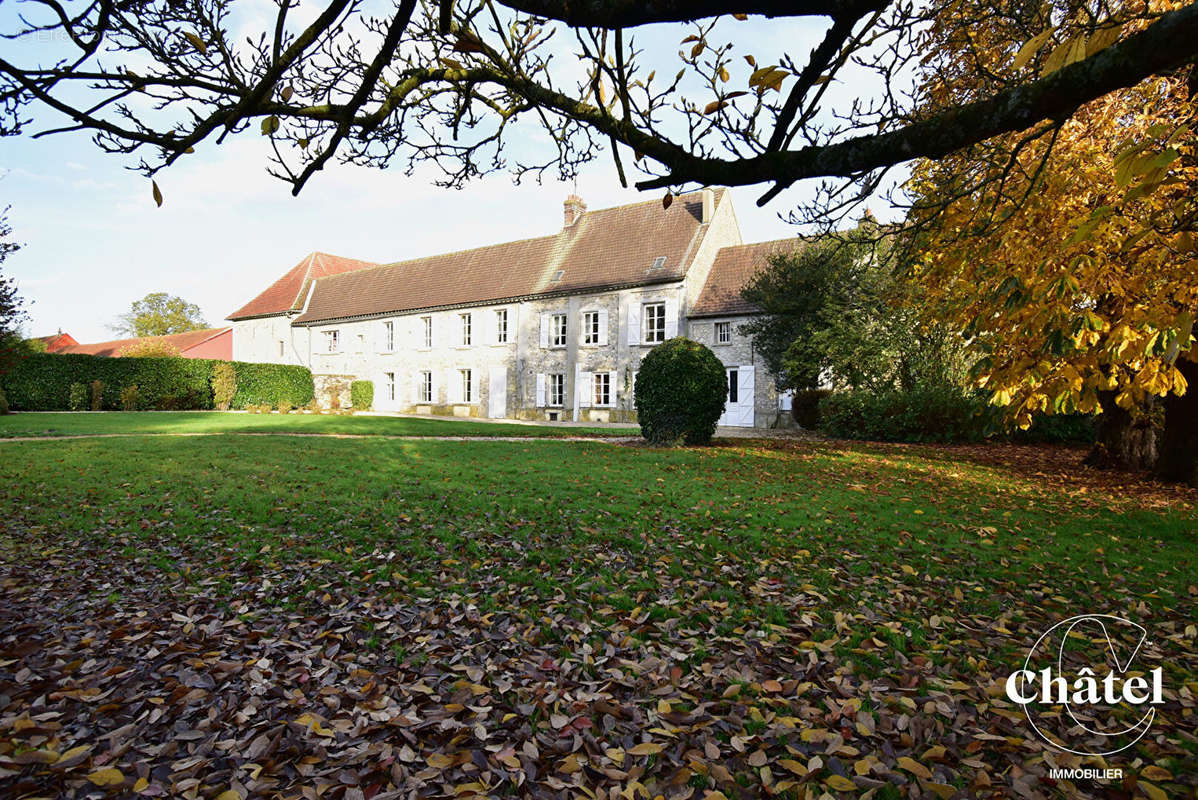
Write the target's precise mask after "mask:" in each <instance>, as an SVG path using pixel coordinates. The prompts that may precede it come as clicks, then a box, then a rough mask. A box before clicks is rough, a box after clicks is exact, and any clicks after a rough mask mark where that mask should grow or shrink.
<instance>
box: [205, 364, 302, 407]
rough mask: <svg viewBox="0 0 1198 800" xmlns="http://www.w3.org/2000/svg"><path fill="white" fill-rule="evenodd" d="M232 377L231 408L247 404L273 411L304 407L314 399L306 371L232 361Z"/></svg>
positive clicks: (284, 365) (275, 365)
mask: <svg viewBox="0 0 1198 800" xmlns="http://www.w3.org/2000/svg"><path fill="white" fill-rule="evenodd" d="M212 363H219V362H212ZM233 374H234V376H235V378H236V380H237V391H236V392H234V393H233V408H245V407H246V406H248V405H251V404H257V405H267V406H273V407H276V408H277V407H278V406H280V405H284V404H287V405H292V406H304V405H307V404H308V403H310V402H312V398H313V397H315V396H316V384H315V383H313V381H312V370H310V369H308V368H307V367H300V366H297V365H295V364H251V363H249V362H248V361H234V362H233ZM209 400H210V401H211V398H209Z"/></svg>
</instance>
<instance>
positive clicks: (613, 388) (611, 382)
mask: <svg viewBox="0 0 1198 800" xmlns="http://www.w3.org/2000/svg"><path fill="white" fill-rule="evenodd" d="M616 374H617V373H616V371H615V370H612V371H611V372H609V373H607V387H608V390H609V392H610V394H608V396H607V404H608V405H610V406H611V407H612V408H615V407H616V406H617V405H619V403H617V402H616V399H617V397H619V395H618V392H619V391H620V390H619V387H618V386H617V385H616Z"/></svg>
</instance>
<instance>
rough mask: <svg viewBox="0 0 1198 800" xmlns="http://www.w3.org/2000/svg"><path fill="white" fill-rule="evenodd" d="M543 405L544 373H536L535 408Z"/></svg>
mask: <svg viewBox="0 0 1198 800" xmlns="http://www.w3.org/2000/svg"><path fill="white" fill-rule="evenodd" d="M544 407H545V373H544V372H538V373H537V408H544Z"/></svg>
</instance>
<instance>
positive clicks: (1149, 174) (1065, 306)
mask: <svg viewBox="0 0 1198 800" xmlns="http://www.w3.org/2000/svg"><path fill="white" fill-rule="evenodd" d="M1108 27H1109V26H1108ZM1134 27H1135V25H1134V24H1129V25H1128V26H1127V28H1128V29H1129V30H1130V29H1133V28H1134ZM1053 32H1054V31H1046V32H1045V33H1042V34H1040V35H1038V36H1036V37H1033V38H1032V39H1030V40H1027V41H1026V43H1025V44H1023V46H1022V47H1020V48H1019V50H1018V52H1017V53H1016V54H1015V56H1014V58H1012V56H1011V54H1010V51H1009V50H1006V51H1004V50H1002V49H1001V48H995V49H994V51H993V52H991V56H990V57H991V59H992V61H991V66H992V67H993V68H994V69H996V70H1000V69H1013V68H1023V67H1024V65H1025V64H1028V63H1029V62H1031V63H1034V62H1032V61H1031V60H1032V58H1033V56H1034V55H1036V54H1037V53H1039V58H1040V62H1041V63H1040V67H1041V68H1043V67H1044V63H1043V62H1044V58H1045V57H1047V58H1048V60H1049V61H1050V62H1051V63H1050V66H1053V67H1059V65H1058V64H1056V61H1057V60H1058V57H1057V54H1058V53H1059V52H1061V51H1062V50H1063V51H1064V53H1065V54H1064V55H1062V56H1060V57H1059V58H1060V59H1062V60H1066V61H1067V60H1069V59H1073V58H1074V56H1075V55H1077V52H1076V48H1077V46H1078V45H1076V42H1078V41H1084V39H1079V38H1077V37H1080V36H1081V34H1078V33H1074V34H1072V36H1071V35H1070V34H1069V33H1068V32H1066V33H1059V32H1058V35H1057V37H1056V38H1053V39H1052V41H1050V36H1049V35H1046V34H1049V33H1053ZM1060 37H1066V38H1060ZM984 41H985V39H984V36H981V35H979V36H975V38H974V39H973V46H974V47H978V48H979V51H980V52H983V53H985V52H987V51H986V50H985V49H984V48H982V47H981V46H980V45H979V42H981V43H983V44H984ZM995 41H998V38H997V37H996V38H995ZM1110 41H1113V36H1112V35H1111V34H1109V33H1104V34H1103V36H1102V39H1101V40H1100V42H1099V43H1100V44H1101V45H1102V46H1104V47H1105V46H1107V45H1109V44H1110ZM1053 42H1055V46H1054V44H1053ZM1008 44H1009V41H1008ZM1046 54H1048V55H1047V56H1046ZM1004 59H1005V61H1006V63H1007V65H1006V66H1005V67H1002V66H1000V64H1001V63H1002V62H1003V60H1004ZM1012 61H1014V62H1016V63H1017V64H1018V67H1011V66H1010V62H1012ZM966 69H967V68H962V71H959V72H958V73H957V74H956V75H955V76H948V77H944V76H937V77H935V78H933V79H931V81H930V83H929V85H928V86H925V90H926V92H927V95H926V96H927V97H928V98H929V100H928V102H929V103H933V104H935V103H937V102H941V101H943V100H944V99H946V98H948V97H950V96H961V95H963V94H969V93H970V92H973V91H977V90H979V88H981V83H983V81H981V79H980V78H978V77H977V76H969V75H966V74H965V70H966ZM1195 125H1198V119H1196V118H1195V116H1194V109H1193V108H1192V106H1191V98H1190V94H1189V89H1188V87H1187V85H1186V82H1185V80H1184V79H1183V78H1174V77H1162V78H1154V79H1151V80H1148V81H1145V82H1144V83H1141V84H1139V85H1137V86H1135V87H1132V88H1130V89H1126V90H1122V91H1119V92H1115V93H1113V94H1110V95H1108V96H1106V97H1104V98H1101V99H1099V100H1096V101H1094V102H1093V103H1090V104H1088V105H1087V106H1084V107H1083V108H1082V109H1080V110H1079V111H1078V113H1077V114H1076V115H1075V116H1074V117H1073V118H1071V119H1070V120H1069V121H1067V122H1066V123H1064V125H1062V126H1061V128H1060V129H1059V131H1058V132H1057V134H1056V136H1055V141H1053V142H1052V143H1051V144H1052V146H1051V150H1050V149H1049V145H1050V139H1051V138H1052V137H1051V135H1046V136H1041V137H1039V138H1030V137H1028V136H1027V135H1026V133H1021V134H1013V135H1011V136H1009V137H1005V138H1004V139H1002V140H1001V141H999V142H998V143H997V144H994V143H992V144H991V145H989V146H988V147H987V148H985V149H984V150H982V151H973V152H969V153H964V154H955V155H951V156H949V157H946V158H944V159H941V160H939V161H935V162H931V161H928V162H922V163H920V164H917V165H916V167H915V169H914V172H913V177H912V183H911V188H912V190H913V194H914V196H915V197H916V200H917V202H916V208H915V209H914V210H913V213H912V221H913V222H915V223H920V224H921V225H922V226H923V228H924V230H923V232H922V233H921V234H920V238H919V240H918V242H919V246H918V264H917V267H916V270H917V271H916V272H915V274H917V275H918V279H919V280H920V282H921V283H924V284H925V285H926V286H927V288H928V295H927V298H928V303H929V305H928V308H927V310H928V313H929V314H930V315H931V316H932V317H934V318H937V319H940V320H947V321H950V322H953V323H955V324H957V325H959V326H960V328H961V329H962V330H963V331H965V333H966V334H967V335H968V336H969V337H971V339H972V342H973V345H974V346H975V348H976V350H977V352H978V354H979V355H980V356H982V359H981V361H980V362H979V364H978V370H977V373H976V377H977V381H978V385H979V386H983V387H985V388H986V389H988V390H989V391H990V392H991V393H992V395H991V397H992V402H993V403H994V404H996V405H1002V406H1007V407H1008V408H1009V410H1010V412H1011V416H1012V418H1013V419H1014V420H1015V421H1016V422H1017V423H1018V424H1021V425H1026V424H1028V423H1030V421H1031V418H1032V415H1033V414H1036V413H1041V412H1047V413H1069V412H1075V411H1081V412H1091V411H1095V410H1100V408H1101V402H1102V401H1101V400H1100V398H1099V394H1098V393H1099V392H1100V391H1102V392H1113V393H1114V395H1115V397H1116V398H1117V399H1116V402H1117V403H1118V405H1120V406H1122V407H1124V408H1136V407H1139V406H1140V405H1141V404H1143V403H1144V402H1145V400H1146V398H1147V397H1149V396H1151V395H1157V396H1163V395H1166V394H1168V393H1170V392H1172V393H1175V394H1181V393H1184V391H1185V388H1186V387H1185V381H1184V379H1183V378H1182V377H1181V375H1180V373H1179V372H1178V370H1177V368H1176V366H1175V361H1176V359H1177V358H1178V357H1179V356H1181V357H1186V354H1187V353H1188V352H1189V351H1190V349H1191V347H1192V346H1193V344H1194V337H1193V321H1194V315H1195V313H1198V269H1196V268H1195V265H1196V264H1198V247H1196V246H1195V240H1196V239H1198V237H1195V236H1194V235H1193V231H1194V230H1195V228H1198V147H1196V144H1198V142H1196V137H1195V133H1194V127H1195ZM1029 138H1030V141H1029ZM999 154H1001V155H1003V156H1004V157H1002V158H999V157H997V156H998V155H999ZM1196 352H1198V351H1196ZM1189 357H1190V358H1192V359H1193V358H1195V356H1193V355H1191V356H1189Z"/></svg>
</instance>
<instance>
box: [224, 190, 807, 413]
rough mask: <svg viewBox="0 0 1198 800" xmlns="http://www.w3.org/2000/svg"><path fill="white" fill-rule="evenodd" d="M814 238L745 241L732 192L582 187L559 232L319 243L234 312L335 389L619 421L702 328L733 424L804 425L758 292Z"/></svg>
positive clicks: (241, 354) (392, 404) (267, 352)
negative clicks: (762, 341) (422, 245)
mask: <svg viewBox="0 0 1198 800" xmlns="http://www.w3.org/2000/svg"><path fill="white" fill-rule="evenodd" d="M798 242H799V240H798V238H797V237H796V238H792V239H783V240H778V241H774V242H762V243H759V244H743V243H742V242H741V235H740V228H739V226H738V224H737V221H736V213H735V212H734V210H733V208H732V198H731V195H730V193H729V192H728V191H727V190H725V189H703V190H702V191H698V192H693V193H690V194H685V195H681V196H679V197H677V198H676V199H675V200H674V202H673V203H672V204H671V205H670V207H669V208H668V209H663V208H662V203H661V201H660V200H659V199H654V200H649V201H646V202H642V203H635V204H632V205H626V206H618V207H616V208H607V209H602V210H597V211H589V210H587V207H586V205H585V204H584V203H583V201H582V199H581V198H579V197H578V196H576V195H571V196H570V197H569V198H568V199H567V200H566V202H565V219H564V223H563V225H562V228H561V230H560V231H558V232H557V233H554V234H552V235H549V236H543V237H539V238H535V239H524V240H521V241H516V242H506V243H503V244H495V245H490V246H488V247H480V248H477V249H473V250H459V251H456V252H452V253H445V254H443V255H435V256H429V257H426V258H418V259H413V260H410V261H401V262H396V263H393V264H372V263H369V262H364V261H355V260H352V259H347V258H339V257H336V256H330V255H327V254H324V253H313V254H311V255H309V256H308V257H306V258H304V259H303V260H302V261H301V262H300V263H299V264H297V265H296V266H295V267H294V268H292V269H291V270H290V271H289V272H288V273H287V274H285V275H284V276H283V277H281V278H279V279H278V280H277V281H275V282H274V283H273V284H271V285H270V286H269V287H267V288H266V289H265V290H264V291H263V292H262V293H261V294H259V295H258V296H257V297H255V298H254V299H253V300H251V301H250V302H248V303H246V304H245V305H244V306H242V307H241V308H240V309H238V310H237V311H235V312H233V313H232V314H230V315H229V320H230V321H231V322H232V327H233V358H234V359H235V360H239V361H258V362H272V363H286V364H302V365H304V366H307V367H308V368H310V369H311V370H312V373H313V375H314V376H315V379H316V387H317V397H318V398H319V399H320V400H321V402H322V403H325V404H327V403H328V401H329V398H330V396H331V394H333V393H335V394H337V396H338V397H339V398H340V399H341V402H342V404H343V405H347V404H348V400H349V393H348V386H349V382H350V381H351V380H355V379H368V380H371V381H373V382H374V406H375V408H376V409H378V410H392V411H403V412H410V413H417V414H443V415H453V416H464V417H466V416H469V417H491V418H514V419H535V420H581V421H594V422H608V421H611V422H617V421H632V420H635V418H636V412H635V410H634V404H633V391H632V387H633V381H634V380H635V376H636V371H637V368H638V367H639V365H640V362H641V358H642V357H643V356H644V354H645V353H647V352H649V350H650V349H652V347H653V346H654V345H656V344H658V343H660V342H664V341H665V340H666V339H669V338H671V337H674V336H687V337H689V338H691V339H694V340H696V341H699V342H702V343H703V344H705V345H707V346H708V347H710V348H711V349H712V350H713V351H714V352H715V354H716V355H717V356H719V358H720V360H721V361H722V362H723V363H724V365H725V367H726V368H727V370H728V403H727V406H726V410H725V413H724V416H723V418H721V420H720V424H722V425H734V426H744V427H754V426H756V427H771V426H775V425H779V424H786V420H787V419H788V418H789V414H786V413H785V412H784V411H783V407H784V406H788V403H787V399H786V398H783V397H779V394H778V392H777V390H776V389H775V386H774V380H773V377H772V376H770V375H768V374H766V372H765V369H764V367H763V366H762V365H761V362H760V358H759V357H758V356H756V355H755V354H754V352H753V348H752V346H751V343H750V341H749V340H748V339H747V338H746V337H744V336H742V335H741V334H740V332H739V330H738V329H739V326H740V325H741V324H743V323H744V322H745V320H746V318H747V317H748V316H750V315H752V314H753V313H755V309H754V308H753V307H752V306H750V305H749V304H747V303H745V302H744V301H743V300H742V299H741V297H740V289H741V287H743V286H744V285H745V283H746V281H747V280H748V279H749V278H750V277H751V276H752V275H753V273H754V272H755V271H756V270H757V269H760V268H761V267H762V266H763V265H764V264H765V258H766V256H768V255H769V254H770V253H772V252H775V251H778V250H781V249H783V248H793V247H795V246H796V245H797V244H798Z"/></svg>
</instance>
